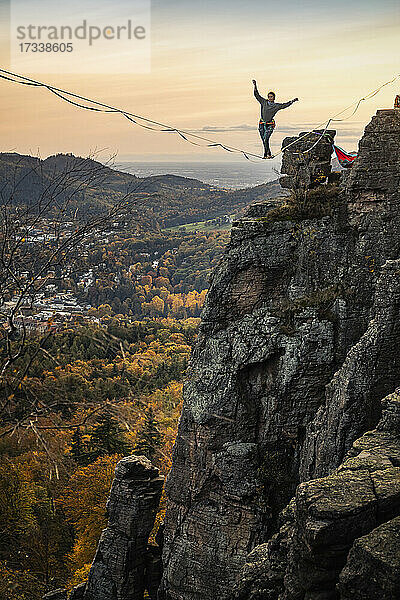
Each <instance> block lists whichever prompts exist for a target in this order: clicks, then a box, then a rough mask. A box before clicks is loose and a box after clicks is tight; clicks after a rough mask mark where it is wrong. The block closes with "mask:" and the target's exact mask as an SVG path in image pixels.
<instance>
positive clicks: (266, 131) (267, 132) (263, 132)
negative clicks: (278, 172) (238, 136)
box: [258, 123, 274, 156]
mask: <svg viewBox="0 0 400 600" xmlns="http://www.w3.org/2000/svg"><path fill="white" fill-rule="evenodd" d="M258 131H259V132H260V136H261V139H262V141H263V144H264V156H271V148H270V147H269V138H270V137H271V135H272V134H273V132H274V128H273V126H272V125H266V124H265V123H260V124H259V126H258Z"/></svg>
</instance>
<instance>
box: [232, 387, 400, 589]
mask: <svg viewBox="0 0 400 600" xmlns="http://www.w3.org/2000/svg"><path fill="white" fill-rule="evenodd" d="M383 407H384V413H383V417H382V419H381V420H380V422H379V424H378V426H377V428H376V430H374V431H371V432H368V433H366V434H365V435H364V436H362V437H361V438H360V439H359V440H357V441H356V442H355V443H354V444H353V446H352V448H351V450H350V452H349V453H348V457H347V459H346V460H345V461H344V463H343V464H342V465H341V466H340V467H339V468H338V469H337V470H336V471H334V472H333V473H332V474H331V475H329V476H327V477H324V478H321V479H316V480H313V481H309V482H306V483H302V484H300V485H299V486H298V488H297V491H296V495H295V498H294V500H293V501H292V502H291V504H290V508H289V509H287V510H286V511H284V513H283V514H282V518H283V520H284V525H283V527H282V528H281V530H280V531H279V533H278V534H277V535H276V536H275V538H274V539H273V540H271V542H269V543H268V544H266V545H264V546H261V547H260V548H256V549H255V550H254V551H253V553H252V554H250V556H249V557H248V559H247V565H246V567H245V569H244V571H243V575H242V577H241V580H240V583H239V586H238V588H239V589H238V592H237V594H235V599H236V600H239V599H240V600H255V599H256V598H259V599H261V598H263V599H268V600H278V599H279V600H297V599H298V598H302V599H303V598H304V599H305V598H307V599H308V600H320V599H324V600H338V599H340V600H350V599H352V600H373V599H375V598H376V599H377V600H378V599H379V600H394V599H395V598H397V597H400V577H399V570H398V567H399V561H400V529H399V528H398V526H399V523H400V519H399V517H400V396H399V395H398V394H396V393H395V394H392V395H390V396H389V397H387V398H385V400H384V401H383ZM257 555H259V556H260V558H259V560H258V563H257V565H256V567H255V565H254V556H257ZM264 590H272V593H270V594H267V595H266V594H265V592H264Z"/></svg>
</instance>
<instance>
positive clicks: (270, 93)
mask: <svg viewBox="0 0 400 600" xmlns="http://www.w3.org/2000/svg"><path fill="white" fill-rule="evenodd" d="M267 98H268V100H269V101H270V102H275V92H268V96H267Z"/></svg>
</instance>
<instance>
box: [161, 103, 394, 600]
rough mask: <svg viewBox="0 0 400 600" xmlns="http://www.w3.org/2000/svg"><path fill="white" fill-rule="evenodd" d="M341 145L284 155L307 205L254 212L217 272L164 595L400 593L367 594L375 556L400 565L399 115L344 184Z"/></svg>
mask: <svg viewBox="0 0 400 600" xmlns="http://www.w3.org/2000/svg"><path fill="white" fill-rule="evenodd" d="M334 135H335V132H329V136H330V137H329V139H328V138H327V137H326V138H323V139H322V140H321V141H320V142H319V143H317V144H315V142H316V141H317V140H318V139H319V138H320V137H321V136H320V135H319V134H315V135H313V136H309V137H308V138H306V139H304V138H302V139H298V143H297V144H294V145H293V146H291V149H290V150H288V151H286V152H285V156H284V160H283V167H282V170H283V172H285V173H287V178H286V183H287V187H290V188H291V189H292V196H291V197H290V198H285V199H283V200H282V201H281V202H276V201H273V202H272V201H271V202H264V203H260V204H257V205H254V206H253V207H251V208H250V210H249V211H248V213H247V215H246V216H245V217H243V218H242V219H241V220H240V221H238V222H237V223H235V224H234V227H233V230H232V236H231V241H230V244H229V246H228V248H227V250H226V253H225V255H224V258H223V260H222V261H221V264H220V265H219V267H218V268H217V270H216V272H215V273H214V277H213V281H212V285H211V288H210V290H209V293H208V297H207V302H206V306H205V309H204V311H203V315H202V325H201V330H200V334H199V337H198V341H197V344H196V348H195V350H194V353H193V357H192V362H191V368H190V374H189V378H188V382H187V384H186V386H185V401H184V408H183V413H182V417H181V421H180V426H179V432H178V437H177V442H176V445H175V450H174V458H173V467H172V470H171V473H170V475H169V477H168V480H167V483H166V493H167V497H168V510H167V516H166V525H165V538H164V553H163V562H164V575H163V580H162V585H161V588H160V591H159V597H160V598H161V599H168V600H214V599H215V598H218V599H221V600H223V599H225V598H230V597H232V594H233V593H234V592H233V590H234V588H235V587H236V586H239V587H238V589H239V592H238V593H240V594H241V595H240V598H241V599H243V600H246V599H249V600H250V599H251V600H256V599H258V600H260V599H261V598H263V599H264V598H265V599H271V600H272V599H278V597H279V598H280V599H281V600H283V599H285V600H289V599H291V600H292V599H293V600H294V599H295V598H296V599H307V600H327V599H330V598H332V599H333V598H341V599H343V600H347V599H350V598H354V599H357V600H361V599H363V600H364V599H367V598H375V597H376V598H378V597H379V598H391V597H393V598H395V596H390V595H389V596H388V595H387V593H386V592H385V593H386V595H382V596H379V595H378V596H368V595H365V593H364V592H362V591H360V592H355V591H354V590H355V589H356V588H357V589H358V588H360V586H359V585H358V584H357V577H362V573H363V572H364V571H368V564H371V565H375V566H376V568H378V570H379V569H381V572H382V573H389V572H390V573H393V572H394V571H393V569H394V567H395V564H396V560H397V561H398V534H397V533H396V531H397V528H396V523H397V524H398V519H397V518H398V517H399V514H400V513H399V509H398V508H396V507H398V505H399V503H398V501H397V503H396V502H395V501H393V498H394V497H397V496H396V494H398V489H397V488H398V477H399V475H398V472H397V470H396V469H397V468H398V466H399V465H398V464H397V463H396V460H397V459H396V458H395V456H398V454H396V453H397V452H398V448H397V447H396V448H397V449H394V450H393V452H395V456H394V455H392V454H390V452H391V448H392V446H393V444H394V441H393V440H389V437H385V435H386V434H383V433H382V431H383V432H384V431H385V430H384V426H383V425H382V423H387V422H388V419H389V420H390V418H391V417H389V416H388V414H389V413H388V412H386V413H384V414H383V416H382V406H381V401H382V399H383V398H384V397H385V396H387V395H388V394H390V393H392V392H393V391H394V390H395V388H396V386H397V385H399V382H400V356H399V353H398V339H399V333H400V318H399V317H400V315H399V310H400V279H399V275H400V263H399V262H398V260H397V259H399V257H400V210H399V208H400V206H399V204H400V111H398V110H397V111H396V110H388V111H378V112H377V114H376V116H375V117H373V119H372V121H371V123H369V125H368V126H367V127H366V129H365V133H364V136H363V138H362V139H361V140H360V144H359V154H358V157H357V159H356V161H355V163H354V165H353V167H352V169H351V171H349V172H346V173H345V175H344V176H342V180H341V182H339V183H338V181H337V179H338V176H335V175H332V174H331V173H330V166H329V165H330V155H331V151H332V147H331V140H332V139H333V137H334ZM318 136H319V137H318ZM284 144H285V141H284ZM300 152H301V153H300ZM395 401H396V402H397V400H391V402H392V404H393V402H395ZM389 412H390V411H389ZM394 422H395V423H396V425H395V426H394V428H395V432H394V433H393V432H392V433H390V435H391V436H396V435H397V436H398V434H399V422H398V421H396V420H395V419H394ZM378 423H380V425H378ZM374 428H376V429H375V433H373V434H365V432H367V431H369V430H374ZM377 432H378V433H377ZM379 432H381V433H379ZM364 434H365V435H364ZM382 435H383V437H382ZM379 436H380V437H379ZM357 440H359V441H358V442H357ZM365 440H367V442H368V440H369V441H370V442H371V444H372V446H371V447H369V446H368V448H369V449H367V450H360V448H364V446H363V444H364V443H366V442H365ZM357 444H358V445H357ZM387 444H388V446H387ZM367 445H368V444H367ZM389 446H390V447H389ZM393 447H394V446H393ZM386 471H387V473H386V475H387V478H386V475H385V474H382V473H383V472H386ZM381 474H382V475H381ZM377 486H378V487H379V486H381V487H380V489H379V490H378V489H377ZM327 490H328V491H329V493H328V491H327ZM396 490H397V491H396ZM347 494H348V498H347ZM293 497H294V498H295V499H294V500H292V501H291V499H292V498H293ZM342 497H343V502H342V500H341V498H342ZM388 498H390V500H388ZM352 499H354V501H355V504H354V505H353V504H352V502H353V500H352ZM341 502H342V504H341ZM357 502H358V503H357ZM289 503H290V504H289ZM287 505H288V507H287ZM285 507H287V508H285ZM282 510H283V513H282V514H281V516H279V514H280V513H281V511H282ZM346 510H348V512H347V513H346ZM361 514H362V515H363V517H362V519H361V520H362V523H363V525H362V526H359V527H358V525H357V522H358V521H357V518H356V517H355V515H358V517H360V515H361ZM282 515H283V516H282ZM337 515H339V516H337ZM378 515H379V516H378ZM396 519H397V521H396ZM359 521H360V519H359ZM337 527H339V529H337ZM307 528H308V529H307ZM335 528H336V529H335ZM338 532H342V533H343V536H344V537H343V540H342V541H339V542H337V543H338V544H339V545H340V552H339V554H338V553H337V551H336V550H335V549H332V544H333V545H334V544H335V542H334V541H332V540H333V539H334V538H335V536H336V538H335V539H339V538H340V535H339V534H338ZM338 535H339V538H337V536H338ZM265 544H268V545H267V546H266V545H265ZM396 544H397V546H396ZM382 545H384V546H385V545H386V546H388V545H389V546H390V548H397V554H396V552H394V551H393V553H392V554H393V556H392V557H391V551H390V550H389V549H388V550H387V552H386V554H385V553H383V554H385V556H383V554H382V552H381V550H380V548H381V547H382ZM321 548H323V549H324V550H323V553H322V554H321V552H320V551H321ZM252 551H253V552H252ZM251 552H252V554H250V555H249V553H251ZM349 552H350V554H348V553H349ZM248 555H249V558H247V557H248ZM317 555H318V556H320V563H318V561H317V560H316V558H315V557H316V556H317ZM339 555H340V556H339ZM379 556H380V557H381V558H382V560H380V559H379ZM332 557H333V558H332ZM246 560H248V561H250V562H248V563H247V566H246V567H245V572H244V573H243V572H242V571H241V570H242V567H243V565H244V564H245V563H246ZM318 560H319V559H318ZM331 560H333V561H334V562H335V561H336V562H335V564H334V565H330V564H328V563H329V562H330V561H331ZM271 561H272V563H271ZM251 564H252V565H257V566H254V568H253V567H251V566H249V565H251ZM360 565H361V566H360ZM246 569H247V570H246ZM252 569H253V570H252ZM257 569H258V570H257ZM249 573H253V575H252V576H250V575H249ZM304 574H306V575H307V577H308V575H310V578H311V581H312V583H311V584H310V585H308V584H306V583H304V577H305V575H304ZM367 575H368V573H366V577H365V581H367ZM249 577H250V579H249ZM251 577H253V580H252V581H253V583H254V582H255V581H257V577H258V579H259V580H260V581H261V580H263V581H264V583H265V582H267V583H266V584H265V585H264V584H263V585H264V587H262V586H261V587H259V588H257V585H256V584H254V585H253V584H251V582H250V583H249V581H250V580H251ZM390 577H392V575H390ZM390 577H389V575H388V578H389V579H390ZM339 578H340V581H339ZM327 581H328V582H329V584H328V585H325V584H326V582H327ZM246 582H247V583H246ZM390 585H392V588H393V589H395V588H396V586H397V588H396V589H397V590H398V585H399V582H398V580H394V579H393V581H391V583H390V582H389V583H388V586H389V587H390ZM307 586H308V587H307ZM310 586H311V587H310ZM393 586H394V587H393ZM361 588H362V586H361ZM361 588H360V589H361ZM388 589H389V588H388ZM363 593H364V595H362V594H363ZM367 593H368V592H367ZM379 593H381V592H379ZM388 593H389V592H388ZM390 593H391V592H390Z"/></svg>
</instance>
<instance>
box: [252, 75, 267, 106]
mask: <svg viewBox="0 0 400 600" xmlns="http://www.w3.org/2000/svg"><path fill="white" fill-rule="evenodd" d="M253 85H254V96H255V97H256V98H257V100H258V101H259V103H260V104H262V103H263V102H266V100H265V98H263V97H262V96H261V94H260V92H259V91H258V89H257V82H256V80H255V79H253Z"/></svg>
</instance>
